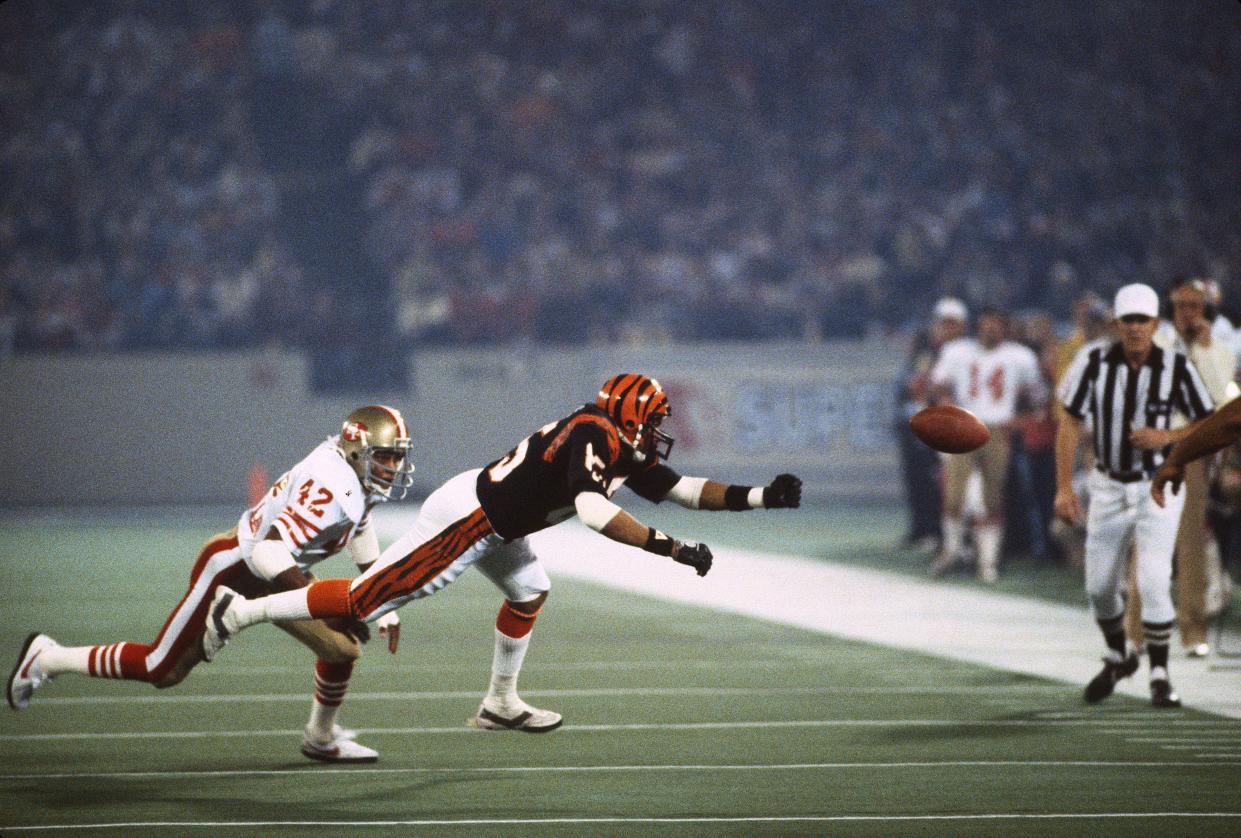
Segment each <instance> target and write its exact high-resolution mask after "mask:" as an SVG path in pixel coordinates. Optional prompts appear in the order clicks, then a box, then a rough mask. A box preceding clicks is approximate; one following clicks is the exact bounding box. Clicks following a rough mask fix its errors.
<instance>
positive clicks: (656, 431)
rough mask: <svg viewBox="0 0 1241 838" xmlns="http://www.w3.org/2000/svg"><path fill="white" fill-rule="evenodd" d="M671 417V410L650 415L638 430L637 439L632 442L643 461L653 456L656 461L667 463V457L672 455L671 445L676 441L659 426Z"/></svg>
mask: <svg viewBox="0 0 1241 838" xmlns="http://www.w3.org/2000/svg"><path fill="white" fill-rule="evenodd" d="M671 415H672V410H671V409H666V410H662V411H659V412H656V413H652V414H651V415H650V416H648V417H647V418H646V421H645V422H643V423H642V425H641V426H640V427H639V428H638V434H637V439H636V440H635V442H634V449H635V450H636V451H637V453H638V454H639V455H640V456H641V459H642V460H643V461H645V460H647V459H648V458H650V457H651V456H655V457H657V458H658V459H660V460H663V461H665V462H667V460H668V457H669V455H671V454H672V443H673V442H675V441H676V440H674V439H673V438H672V435H671V434H669V433H668V432H667V431H665V430H663V429H662V428H661V427H660V425H662V424H663V421H664V419H666V418H667V417H669V416H671Z"/></svg>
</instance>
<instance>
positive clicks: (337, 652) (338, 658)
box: [315, 640, 362, 663]
mask: <svg viewBox="0 0 1241 838" xmlns="http://www.w3.org/2000/svg"><path fill="white" fill-rule="evenodd" d="M315 652H316V654H317V655H318V656H319V660H321V661H324V662H326V663H353V662H354V661H356V660H357V659H358V658H360V657H362V645H361V644H360V643H358V642H357V641H356V640H355V641H353V642H352V643H333V644H329V645H327V646H326V647H325V648H322V649H317V650H315Z"/></svg>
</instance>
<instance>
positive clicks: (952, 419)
mask: <svg viewBox="0 0 1241 838" xmlns="http://www.w3.org/2000/svg"><path fill="white" fill-rule="evenodd" d="M909 429H910V430H911V431H913V432H914V436H916V437H918V439H920V440H922V441H923V442H925V443H926V444H927V445H928V446H930V447H931V448H934V449H935V450H936V451H942V452H944V453H945V454H964V453H966V452H968V451H973V450H974V449H976V448H981V447H983V446H984V445H986V444H987V440H989V439H991V431H989V430H987V426H986V425H984V424H983V423H982V421H981V420H979V418H978V417H977V416H975V415H974V414H972V413H970V412H969V411H968V410H966V409H965V408H963V407H957V406H956V405H954V404H940V405H932V406H931V407H928V408H924V409H923V410H919V411H918V412H917V413H915V414H914V415H913V416H912V417H910V419H909Z"/></svg>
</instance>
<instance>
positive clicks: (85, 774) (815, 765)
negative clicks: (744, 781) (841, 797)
mask: <svg viewBox="0 0 1241 838" xmlns="http://www.w3.org/2000/svg"><path fill="white" fill-rule="evenodd" d="M1216 764H1217V765H1231V764H1232V763H1216ZM1001 767H1004V768H1126V769H1128V768H1185V767H1206V764H1204V763H1203V762H1201V761H1197V760H1195V761H1192V762H1185V761H1179V760H1176V761H1164V762H1149V761H1148V762H1128V761H1111V762H1106V761H1096V760H1086V761H1083V760H951V761H946V762H791V763H779V764H757V765H731V764H729V765H705V764H704V765H528V766H520V765H519V766H513V765H509V766H488V767H462V768H444V767H441V768H361V767H351V768H314V769H313V773H314V774H557V773H564V774H576V773H608V772H624V771H820V770H832V771H838V770H846V769H866V770H871V769H882V768H1001ZM308 770H309V769H307V768H249V769H236V770H216V771H212V770H203V771H82V772H71V771H62V772H47V773H39V774H0V782H3V781H6V780H13V781H24V780H85V779H109V780H123V779H142V780H147V779H177V778H184V777H281V776H284V775H296V776H298V777H305V776H306V773H307V771H308Z"/></svg>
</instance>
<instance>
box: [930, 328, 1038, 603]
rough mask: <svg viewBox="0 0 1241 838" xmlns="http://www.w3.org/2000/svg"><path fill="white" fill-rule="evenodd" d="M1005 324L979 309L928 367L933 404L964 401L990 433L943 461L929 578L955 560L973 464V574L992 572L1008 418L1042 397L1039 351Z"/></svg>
mask: <svg viewBox="0 0 1241 838" xmlns="http://www.w3.org/2000/svg"><path fill="white" fill-rule="evenodd" d="M1006 328H1007V319H1006V318H1005V316H1004V314H1002V313H1001V312H999V311H997V310H995V309H984V310H983V311H982V313H981V314H979V316H978V336H977V338H961V339H959V340H955V341H953V342H952V343H950V344H948V345H947V346H945V347H944V350H943V352H942V353H941V354H940V356H939V360H938V361H937V362H936V363H935V367H934V369H933V370H932V371H931V382H932V386H933V390H932V393H931V400H932V402H938V403H945V402H951V403H953V404H956V405H958V406H960V407H963V408H965V409H966V410H969V411H970V412H972V413H974V415H976V416H977V417H978V418H979V419H981V420H982V421H983V423H984V424H986V425H987V427H988V428H989V429H990V430H991V439H990V441H989V442H988V443H987V444H986V445H984V446H983V447H982V448H979V449H978V450H977V451H972V452H970V453H968V454H956V455H949V456H947V457H946V459H945V463H944V483H945V485H944V517H943V522H942V526H943V536H944V542H943V548H942V550H941V551H940V554H939V556H938V557H937V558H936V560H935V562H934V564H932V566H931V572H932V573H933V574H934V575H936V576H940V575H943V574H944V573H946V572H947V571H948V570H949V569H951V568H952V567H953V566H954V565H955V564H956V563H957V562H958V561H959V560H960V556H961V550H962V545H963V542H964V538H965V522H964V506H965V491H966V485H967V483H968V482H969V478H970V474H971V473H972V472H973V471H974V470H975V469H977V470H978V471H979V473H980V475H981V477H982V491H983V508H984V516H983V519H982V521H981V522H979V523H978V525H977V526H976V528H975V530H974V541H975V544H976V545H977V547H978V578H979V579H981V580H982V581H984V582H994V581H996V579H997V578H998V577H999V559H1000V538H1001V536H1002V535H1003V529H1002V521H1001V514H1002V512H1003V509H1004V482H1005V480H1006V479H1007V477H1008V462H1009V452H1010V447H1011V443H1010V440H1011V433H1012V430H1013V422H1014V420H1015V419H1016V418H1017V412H1018V406H1019V405H1021V406H1023V407H1024V408H1026V409H1029V408H1033V407H1037V406H1039V405H1041V404H1042V403H1043V402H1044V401H1045V400H1046V398H1047V386H1046V384H1045V382H1044V381H1043V377H1042V373H1041V372H1040V371H1039V364H1038V357H1037V356H1036V355H1035V354H1034V352H1033V351H1032V350H1031V349H1030V348H1029V347H1026V346H1023V345H1021V344H1019V343H1015V342H1013V341H1009V340H1005V339H1004V335H1005V330H1006Z"/></svg>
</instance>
